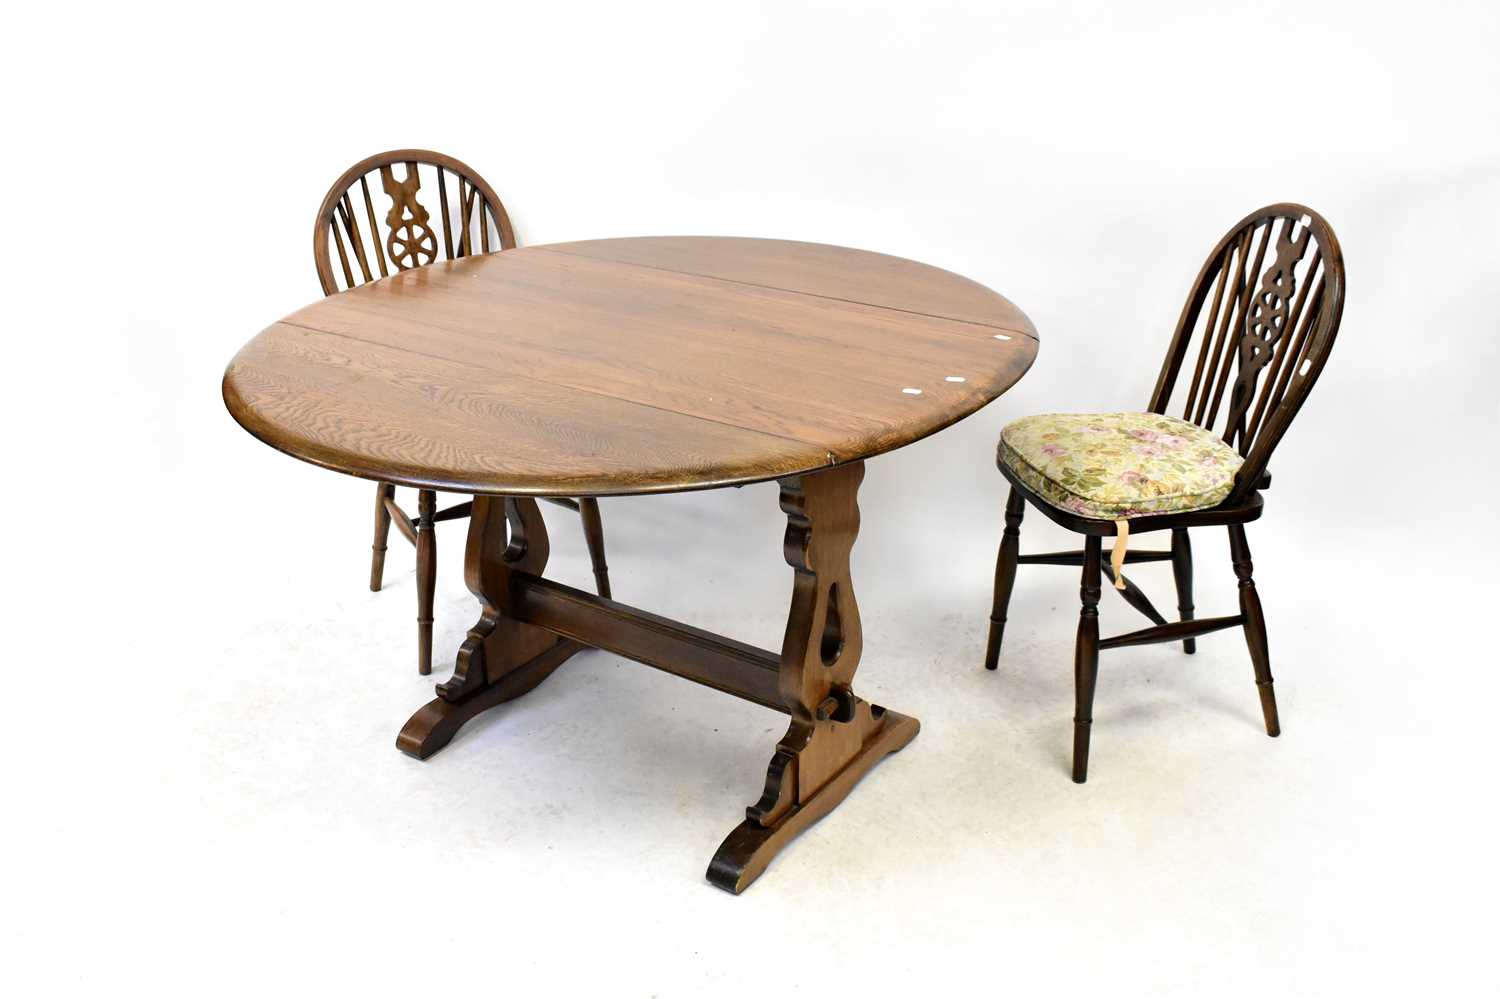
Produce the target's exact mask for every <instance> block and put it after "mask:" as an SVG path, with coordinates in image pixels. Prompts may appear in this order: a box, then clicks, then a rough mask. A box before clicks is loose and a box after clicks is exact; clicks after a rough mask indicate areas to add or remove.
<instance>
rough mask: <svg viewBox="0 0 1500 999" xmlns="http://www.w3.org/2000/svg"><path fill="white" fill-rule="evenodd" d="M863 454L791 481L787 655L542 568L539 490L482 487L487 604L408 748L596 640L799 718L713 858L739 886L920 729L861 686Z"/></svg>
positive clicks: (421, 714) (444, 738)
mask: <svg viewBox="0 0 1500 999" xmlns="http://www.w3.org/2000/svg"><path fill="white" fill-rule="evenodd" d="M863 477H864V464H863V462H853V463H850V464H845V465H841V466H839V467H838V468H832V469H827V470H825V471H821V472H816V473H812V474H809V475H804V476H798V477H795V478H790V479H786V480H784V481H783V482H782V484H781V486H782V489H781V505H782V509H783V510H784V511H786V514H787V521H788V524H787V536H786V544H785V550H786V556H787V562H788V563H789V564H790V565H791V566H792V568H793V570H794V580H793V585H792V606H791V612H790V614H789V617H788V622H787V629H786V636H785V638H784V640H783V642H782V649H781V653H780V654H779V655H778V654H777V653H774V652H769V651H766V650H763V649H758V648H755V647H754V646H751V645H747V644H745V643H743V642H737V641H734V640H733V639H729V638H724V637H723V636H720V635H714V634H712V633H710V632H706V631H703V630H702V629H699V628H695V627H692V626H691V625H686V624H680V623H678V622H675V621H671V620H669V619H667V618H663V617H660V616H659V615H655V614H651V613H649V612H647V611H642V610H638V609H636V608H633V607H627V606H625V605H624V604H620V603H617V602H615V601H613V600H610V599H608V598H606V597H600V596H595V595H593V594H590V593H585V592H584V591H582V590H578V589H574V588H573V587H570V586H565V585H563V584H561V583H557V582H554V581H552V580H548V579H544V578H542V576H541V572H542V570H543V568H545V566H546V562H547V551H548V548H547V536H546V528H545V526H544V525H543V523H542V520H541V516H540V514H539V513H538V511H537V507H536V502H535V501H534V500H532V499H530V498H527V497H511V498H500V497H488V496H478V497H476V498H475V500H474V515H473V517H472V519H471V521H470V527H469V549H468V553H467V556H466V561H465V578H466V579H467V580H468V582H469V588H470V590H471V591H472V592H473V593H474V595H475V596H476V597H478V598H479V601H480V604H481V608H482V609H481V614H480V619H479V623H477V624H476V625H475V626H474V628H473V629H472V630H470V632H469V636H468V638H467V639H466V640H465V641H464V644H463V647H462V648H461V649H460V651H459V655H458V664H457V666H456V668H455V670H454V674H453V678H452V679H451V680H449V681H448V682H446V683H443V684H440V685H439V686H438V697H437V698H436V699H435V700H433V701H432V702H430V703H429V704H427V705H425V706H424V707H423V708H421V709H420V710H419V711H418V712H417V713H416V714H415V715H413V716H412V717H411V720H410V721H408V722H407V723H406V725H405V727H404V728H402V730H401V733H400V735H399V736H398V737H397V740H396V745H397V747H398V748H399V749H400V750H401V751H402V752H404V753H406V754H407V755H409V756H414V757H417V758H418V759H426V758H427V757H429V756H431V755H432V754H433V753H435V752H437V750H439V749H441V748H442V747H443V746H445V745H447V743H448V742H449V741H450V740H451V739H452V738H453V736H454V734H455V733H457V731H458V729H459V728H460V727H461V726H462V725H463V724H464V723H465V722H466V721H468V720H469V719H470V718H473V717H474V716H475V715H477V714H478V713H480V712H481V711H484V710H485V709H487V708H490V707H493V706H495V705H496V704H500V703H502V702H504V701H507V700H511V699H512V698H514V697H518V696H520V695H521V694H523V693H526V692H527V691H529V690H531V689H532V688H534V687H535V686H536V685H537V684H539V683H541V682H542V681H543V680H545V679H546V678H547V677H548V676H549V675H551V673H552V671H553V670H555V669H556V668H557V667H558V666H559V665H561V664H562V663H563V662H565V661H566V660H567V659H568V658H570V657H571V656H572V655H574V654H575V653H577V652H579V651H581V650H582V649H584V648H590V647H592V648H598V649H604V650H606V651H609V652H613V653H615V654H617V655H621V656H626V657H628V658H631V659H634V660H636V661H637V662H641V663H645V664H646V665H649V666H655V667H656V668H658V669H661V670H664V671H666V672H668V673H672V674H675V675H677V676H681V677H684V678H686V679H689V680H693V681H696V682H698V683H701V684H705V685H707V686H709V687H713V688H714V689H716V690H721V691H723V692H725V693H729V694H733V695H735V696H736V697H741V698H744V699H746V700H749V701H752V702H754V703H756V704H760V705H762V706H765V707H769V708H773V709H775V710H778V711H781V712H783V713H785V714H789V715H790V716H791V723H790V726H789V728H788V729H787V733H786V735H785V736H784V737H783V738H782V740H781V742H780V743H779V744H778V745H777V747H776V750H775V752H774V754H773V755H772V758H771V763H770V765H769V767H768V769H767V775H766V785H765V789H764V791H763V792H762V794H761V797H760V799H759V800H758V801H757V802H756V803H755V804H753V805H751V806H750V807H749V808H747V809H746V819H745V821H744V822H742V823H741V824H740V825H739V826H738V827H736V828H735V829H734V830H733V831H732V832H730V834H729V836H728V837H727V838H726V839H725V840H724V842H723V844H722V845H721V846H720V847H719V850H718V852H717V853H715V855H714V858H713V861H712V862H711V863H710V865H709V870H708V878H709V880H710V881H711V882H712V883H713V884H715V885H717V886H719V887H721V888H724V889H725V890H727V891H731V892H733V893H735V894H738V893H739V892H741V891H743V890H744V889H745V888H746V887H747V886H748V885H749V884H750V883H751V882H752V881H754V880H755V879H756V878H757V877H759V876H760V874H761V873H762V872H763V871H764V870H765V869H766V867H767V865H768V864H770V862H771V860H772V859H773V858H774V857H775V855H776V854H777V853H778V852H780V850H781V849H782V848H783V847H784V846H785V845H786V844H787V843H788V842H790V840H791V839H792V838H794V837H795V836H796V835H797V833H799V832H801V831H802V830H803V829H805V828H807V827H808V826H809V825H811V824H812V823H814V822H816V821H817V820H818V819H819V818H822V817H823V816H824V815H826V814H828V812H829V811H831V810H832V809H833V808H834V806H835V805H837V804H838V803H839V802H840V801H842V800H843V798H844V797H845V796H846V795H848V793H849V791H850V790H851V789H852V788H853V787H854V785H855V784H856V783H857V782H858V780H859V778H860V777H862V776H863V775H864V774H865V773H867V772H868V771H869V770H870V769H871V768H873V767H874V766H875V765H876V764H877V763H879V762H880V760H881V759H882V758H884V757H885V756H886V755H888V754H890V753H893V752H896V751H897V750H899V749H901V748H902V747H903V746H905V745H906V744H907V743H908V742H910V741H911V740H912V739H913V738H915V737H916V734H917V730H918V727H919V726H918V724H917V722H916V720H915V719H912V718H908V717H906V716H905V715H901V714H898V713H896V712H894V711H887V710H886V709H884V708H881V707H879V706H877V705H872V704H870V703H868V702H867V701H865V700H863V699H862V698H860V697H857V696H856V695H855V694H854V687H853V684H854V673H855V670H856V669H857V667H858V665H859V659H860V654H861V651H862V645H863V643H862V639H861V631H860V624H859V610H858V607H857V605H856V604H855V601H854V589H853V584H852V582H851V580H850V578H849V550H850V548H851V547H852V546H853V543H854V538H855V535H856V533H857V531H858V523H859V509H858V506H857V503H856V493H857V490H858V487H859V482H860V480H861V479H862V478H863Z"/></svg>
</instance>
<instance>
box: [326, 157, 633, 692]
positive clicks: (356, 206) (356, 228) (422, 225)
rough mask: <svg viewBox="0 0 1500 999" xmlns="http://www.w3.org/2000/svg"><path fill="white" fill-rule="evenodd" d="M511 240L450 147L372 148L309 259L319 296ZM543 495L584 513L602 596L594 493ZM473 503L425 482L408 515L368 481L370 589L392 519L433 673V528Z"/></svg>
mask: <svg viewBox="0 0 1500 999" xmlns="http://www.w3.org/2000/svg"><path fill="white" fill-rule="evenodd" d="M424 176H425V178H426V184H425V186H424ZM424 198H425V199H426V200H427V203H428V204H433V203H434V202H436V207H437V210H438V219H437V221H438V222H439V225H440V228H441V241H439V235H438V233H437V232H435V231H434V230H433V225H432V224H433V221H434V219H433V217H432V213H431V212H430V211H429V210H428V208H427V207H426V206H424V205H423V203H422V200H423V199H424ZM515 245H516V237H515V233H514V232H513V231H512V229H511V225H510V219H509V217H508V216H507V215H506V214H505V206H504V205H502V204H501V203H500V199H499V198H497V197H496V196H495V192H494V189H493V188H491V187H490V185H489V184H488V183H486V182H485V180H484V178H483V177H480V176H479V174H477V173H475V172H474V171H473V170H472V169H470V168H469V167H468V166H465V165H464V164H463V163H460V162H459V161H458V160H456V159H453V158H452V157H451V156H444V155H443V154H442V153H435V152H432V151H430V150H426V149H397V150H393V151H391V152H386V153H379V154H377V155H375V156H371V157H369V158H367V159H363V160H361V161H359V162H358V163H356V164H354V165H353V166H352V167H350V168H349V169H348V170H345V171H344V173H343V174H342V175H341V176H340V177H339V179H338V180H336V181H334V183H333V186H332V187H330V188H329V189H328V194H327V195H325V196H324V198H323V203H322V204H321V205H320V206H319V207H318V217H317V221H316V222H315V224H314V226H313V260H314V261H315V262H316V264H317V268H318V280H319V281H320V282H321V283H322V285H323V293H324V294H325V295H334V294H337V293H339V292H340V291H347V290H348V289H350V288H354V287H356V286H358V285H361V284H365V283H366V282H369V281H374V280H377V279H379V278H384V277H389V276H390V275H391V274H392V273H396V272H400V271H405V270H411V269H413V268H415V267H424V266H426V265H428V264H431V263H434V262H435V261H437V260H438V259H443V260H455V259H457V258H459V257H466V256H469V255H471V254H475V253H490V252H493V251H500V250H509V249H513V248H514V247H515ZM440 253H441V258H440V257H439V254H440ZM335 255H336V259H337V268H335V262H334V261H335ZM340 277H342V278H343V285H342V287H341V286H340V284H339V278H340ZM549 502H552V503H555V504H557V505H559V506H565V507H568V508H569V509H571V510H574V511H576V512H577V513H579V514H580V515H581V517H582V519H583V534H584V539H585V541H586V542H587V544H588V551H589V560H590V561H591V563H592V564H593V570H594V581H595V584H596V585H597V587H598V590H599V595H600V596H603V597H608V596H609V595H610V589H609V569H608V567H607V566H606V565H605V562H604V524H603V521H602V520H601V518H600V515H599V503H598V500H595V499H593V498H589V497H585V498H582V499H577V500H573V499H551V500H549ZM472 509H473V502H472V501H469V502H464V503H460V504H458V505H456V506H452V507H449V508H447V509H445V510H438V509H437V494H436V493H435V492H434V491H432V490H430V489H422V490H418V492H417V519H416V520H415V521H413V520H412V518H411V517H410V516H409V515H408V514H407V513H406V512H405V511H404V510H402V509H401V507H400V506H398V505H397V504H396V487H395V486H394V485H392V484H390V483H387V482H381V483H377V484H376V486H375V541H374V543H373V544H372V545H371V558H370V589H372V590H376V591H378V590H379V589H380V585H381V579H382V576H383V575H384V571H385V551H386V539H387V538H388V536H389V534H390V528H391V524H392V522H394V523H395V525H396V529H397V530H398V531H400V532H401V536H402V537H404V538H406V540H407V541H409V542H411V544H412V545H413V546H414V547H415V548H416V550H417V670H418V672H420V673H422V674H424V675H425V674H428V673H431V672H432V602H433V595H434V591H435V589H436V586H437V535H436V533H435V532H434V527H435V525H437V524H438V523H440V522H441V521H445V520H458V519H461V518H464V517H467V516H469V514H470V512H471V511H472Z"/></svg>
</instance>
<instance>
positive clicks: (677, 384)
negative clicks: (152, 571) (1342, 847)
mask: <svg viewBox="0 0 1500 999" xmlns="http://www.w3.org/2000/svg"><path fill="white" fill-rule="evenodd" d="M1036 350H1037V343H1036V333H1035V330H1034V328H1033V327H1032V325H1031V323H1030V322H1029V321H1028V320H1027V318H1026V316H1025V315H1024V314H1022V313H1021V311H1020V310H1019V309H1017V308H1016V307H1015V306H1014V305H1012V304H1011V303H1010V302H1008V301H1007V300H1005V299H1004V298H1002V297H1001V296H1000V295H997V294H995V293H994V292H992V291H989V290H988V289H986V288H984V287H983V286H981V285H978V284H976V283H974V282H973V281H969V280H968V279H966V278H962V277H959V276H958V275H956V274H951V273H949V272H947V271H943V270H939V269H937V268H934V267H928V266H926V265H923V264H918V263H914V262H912V261H909V260H902V259H899V258H896V257H888V256H884V255H881V254H875V253H868V252H864V251H860V250H851V249H845V248H841V247H832V246H823V245H818V244H810V243H793V242H785V241H780V240H759V239H732V238H722V237H649V238H637V239H612V240H595V241H590V242H582V243H565V244H556V245H553V246H536V247H528V248H524V249H517V250H507V251H505V252H503V253H495V254H489V255H485V256H474V257H468V258H464V259H460V260H454V261H450V262H441V263H436V264H433V265H431V266H428V267H422V268H417V269H414V270H409V271H405V272H402V273H399V274H395V275H393V276H391V277H389V278H386V279H382V280H379V281H375V282H373V283H371V284H367V285H363V286H361V287H357V288H354V289H352V290H350V291H346V292H343V293H340V294H337V295H333V296H330V297H328V298H326V299H324V300H322V301H320V302H317V303H316V304H313V305H310V306H308V307H306V308H304V309H301V310H299V311H297V312H295V313H293V314H292V315H290V316H288V317H286V319H284V320H282V321H281V322H279V323H276V324H274V325H272V326H271V327H270V328H268V329H267V330H265V331H264V332H262V333H261V334H260V335H258V336H257V337H255V338H254V339H253V340H251V341H250V342H249V343H248V344H246V345H245V347H244V348H243V349H242V350H241V351H240V352H239V354H238V355H236V357H235V358H234V360H233V361H231V362H230V364H229V367H228V370H227V371H226V372H225V375H224V385H223V391H224V400H225V404H226V405H227V406H228V408H229V411H230V413H231V414H232V415H233V416H234V418H235V419H236V420H238V421H239V422H240V424H241V425H242V426H244V427H245V429H246V430H248V431H249V432H250V433H252V434H254V435H255V436H256V437H258V438H260V439H261V440H263V441H265V442H266V443H267V444H270V445H271V446H272V447H275V448H277V449H279V450H282V451H284V452H286V453H288V454H291V455H293V456H295V457H298V458H302V459H304V460H306V461H310V462H313V463H314V464H318V465H321V466H324V467H327V468H332V469H335V470H338V471H342V472H347V473H350V474H353V475H358V476H362V477H365V478H373V479H377V480H380V481H384V482H394V483H398V484H403V485H409V486H417V487H423V488H435V489H447V490H455V491H462V492H472V493H488V494H505V495H533V496H600V495H621V494H631V493H650V492H670V491H676V490H684V489H698V488H708V487H713V486H721V485H731V484H737V483H745V482H755V481H760V480H764V479H772V478H781V477H785V476H788V475H795V474H799V473H804V472H809V471H814V470H816V469H819V468H825V467H830V466H834V465H839V464H843V463H846V462H851V461H857V460H861V459H864V458H868V457H871V456H873V455H877V454H880V453H882V452H885V451H889V450H891V449H893V448H897V447H901V446H903V445H905V444H909V443H911V442H912V441H915V440H918V439H920V438H922V437H925V436H927V435H928V434H931V433H933V432H935V431H937V430H940V429H942V428H943V427H945V426H947V425H949V424H951V423H953V422H955V421H956V420H959V419H962V418H963V417H965V416H967V415H969V414H971V413H973V412H974V411H975V410H977V409H979V408H980V407H981V406H983V405H985V404H986V403H988V402H990V401H992V400H993V399H995V398H996V397H997V396H999V395H1000V394H1001V393H1002V392H1004V391H1005V390H1006V389H1007V388H1009V387H1010V386H1011V385H1013V384H1014V383H1015V382H1016V381H1017V380H1018V379H1019V378H1020V377H1021V376H1022V375H1023V374H1024V373H1025V372H1026V370H1027V368H1029V367H1030V365H1031V363H1032V360H1033V359H1034V358H1035V356H1036Z"/></svg>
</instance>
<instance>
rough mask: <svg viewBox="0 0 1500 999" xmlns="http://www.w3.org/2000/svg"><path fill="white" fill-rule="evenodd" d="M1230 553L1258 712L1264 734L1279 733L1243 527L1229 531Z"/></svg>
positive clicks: (1268, 656) (1268, 654) (1262, 619)
mask: <svg viewBox="0 0 1500 999" xmlns="http://www.w3.org/2000/svg"><path fill="white" fill-rule="evenodd" d="M1229 554H1230V557H1231V558H1233V559H1234V574H1235V576H1236V578H1238V579H1239V581H1240V613H1241V614H1243V615H1244V617H1245V642H1246V644H1248V645H1249V646H1250V661H1251V662H1252V663H1254V664H1255V686H1256V689H1257V690H1259V691H1260V712H1261V714H1262V715H1263V716H1264V717H1265V720H1266V735H1269V736H1278V735H1280V734H1281V718H1280V716H1278V715H1277V713H1276V688H1275V686H1274V685H1273V684H1274V681H1273V680H1272V679H1271V650H1270V646H1269V645H1268V644H1267V642H1266V616H1265V614H1264V613H1263V612H1262V611H1261V609H1260V595H1259V594H1257V593H1256V592H1255V580H1254V579H1252V578H1251V573H1252V571H1253V570H1254V566H1253V565H1252V564H1251V562H1250V545H1249V544H1248V543H1247V542H1246V541H1245V528H1244V527H1243V526H1241V525H1239V524H1233V525H1231V526H1230V528H1229Z"/></svg>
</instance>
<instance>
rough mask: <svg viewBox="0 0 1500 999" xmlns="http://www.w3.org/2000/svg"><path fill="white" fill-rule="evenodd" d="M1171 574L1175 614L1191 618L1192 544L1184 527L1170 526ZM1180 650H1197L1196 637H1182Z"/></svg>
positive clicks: (1180, 617)
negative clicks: (1175, 582) (1174, 584)
mask: <svg viewBox="0 0 1500 999" xmlns="http://www.w3.org/2000/svg"><path fill="white" fill-rule="evenodd" d="M1172 576H1173V578H1175V579H1176V580H1177V616H1178V619H1179V620H1182V621H1191V620H1192V619H1193V546H1192V544H1191V543H1190V542H1189V541H1188V532H1187V528H1186V527H1174V528H1172ZM1182 651H1183V652H1186V653H1187V654H1188V655H1192V654H1193V653H1195V652H1197V651H1198V640H1197V639H1196V638H1184V639H1183V640H1182Z"/></svg>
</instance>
